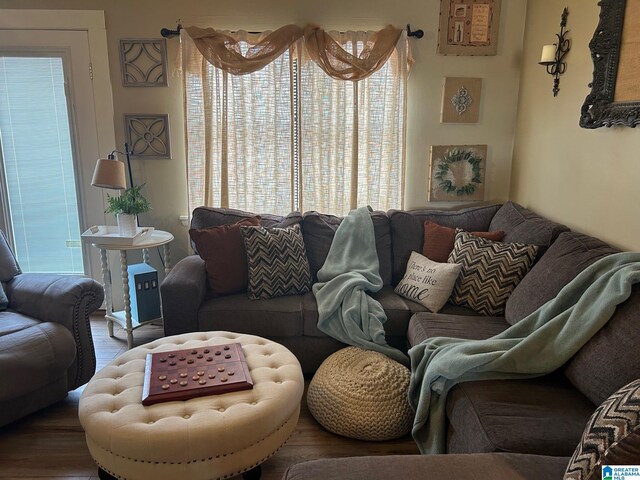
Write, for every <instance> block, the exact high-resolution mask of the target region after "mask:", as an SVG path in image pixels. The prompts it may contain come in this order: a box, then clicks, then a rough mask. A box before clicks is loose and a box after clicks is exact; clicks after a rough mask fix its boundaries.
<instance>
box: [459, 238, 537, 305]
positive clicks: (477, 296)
mask: <svg viewBox="0 0 640 480" xmlns="http://www.w3.org/2000/svg"><path fill="white" fill-rule="evenodd" d="M537 252H538V247H537V246H536V245H525V244H523V243H501V242H492V241H490V240H485V239H484V238H480V237H476V236H475V235H472V234H470V233H468V232H463V231H462V230H458V231H457V233H456V240H455V246H454V247H453V251H452V252H451V254H450V255H449V263H456V264H458V265H461V266H462V270H461V271H460V275H459V276H458V280H457V281H456V285H455V287H454V288H453V293H452V294H451V303H453V304H456V305H463V306H467V307H470V308H471V309H472V310H475V311H476V312H478V313H480V314H481V315H487V316H491V317H493V316H499V315H502V314H503V313H504V307H505V304H506V303H507V300H508V299H509V295H511V292H512V291H513V289H514V288H516V286H517V285H518V283H520V280H522V277H524V276H525V275H526V274H527V272H528V271H529V269H530V268H531V266H532V265H533V262H534V261H535V258H536V254H537Z"/></svg>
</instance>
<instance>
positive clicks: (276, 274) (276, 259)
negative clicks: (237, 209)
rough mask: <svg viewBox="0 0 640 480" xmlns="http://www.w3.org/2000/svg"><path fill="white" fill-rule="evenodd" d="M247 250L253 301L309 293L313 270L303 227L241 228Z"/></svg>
mask: <svg viewBox="0 0 640 480" xmlns="http://www.w3.org/2000/svg"><path fill="white" fill-rule="evenodd" d="M241 232H242V238H243V240H244V246H245V248H246V250H247V263H248V264H249V286H248V289H247V293H248V295H249V298H250V299H251V300H259V299H265V298H273V297H282V296H285V295H296V294H302V293H307V292H308V291H309V290H311V271H310V268H309V261H308V260H307V254H306V251H305V248H304V240H303V238H302V231H301V230H300V225H299V224H295V225H293V226H291V227H288V228H269V229H267V228H264V227H242V229H241Z"/></svg>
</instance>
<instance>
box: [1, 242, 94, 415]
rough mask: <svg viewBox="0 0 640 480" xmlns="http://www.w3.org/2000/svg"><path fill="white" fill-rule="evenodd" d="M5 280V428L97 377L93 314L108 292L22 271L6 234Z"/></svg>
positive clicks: (82, 281) (79, 280) (77, 280)
mask: <svg viewBox="0 0 640 480" xmlns="http://www.w3.org/2000/svg"><path fill="white" fill-rule="evenodd" d="M0 233H2V232H0ZM0 281H2V282H3V286H4V290H5V293H6V294H7V297H8V299H9V307H8V309H7V310H6V311H2V312H0V378H2V379H3V385H4V386H3V388H1V389H0V426H2V425H5V424H7V423H9V422H12V421H14V420H17V419H18V418H21V417H23V416H25V415H28V414H29V413H32V412H34V411H36V410H38V409H40V408H43V407H46V406H48V405H51V404H53V403H55V402H57V401H59V400H61V399H63V398H64V397H66V395H67V392H69V391H70V390H74V389H75V388H77V387H79V386H80V385H83V384H85V383H86V382H87V381H88V380H89V379H90V378H91V376H93V374H94V373H95V368H96V357H95V350H94V347H93V339H92V337H91V327H90V325H89V316H90V315H91V313H92V312H94V311H95V310H96V309H97V308H99V307H100V305H101V304H102V301H103V299H104V291H103V288H102V285H100V284H99V283H98V282H96V281H94V280H92V279H90V278H84V277H79V276H72V275H55V274H38V273H21V271H20V267H19V266H18V264H17V262H16V259H15V257H14V255H13V253H12V252H11V249H10V248H9V245H8V244H7V241H6V239H5V237H4V235H3V234H2V235H0Z"/></svg>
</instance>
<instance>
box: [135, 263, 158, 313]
mask: <svg viewBox="0 0 640 480" xmlns="http://www.w3.org/2000/svg"><path fill="white" fill-rule="evenodd" d="M128 270H129V297H130V299H131V317H132V318H134V319H136V320H137V321H138V323H142V322H147V321H149V320H154V319H156V318H160V316H161V313H160V288H159V285H158V271H157V270H156V269H155V268H153V267H151V266H150V265H147V264H146V263H136V264H134V265H129V268H128Z"/></svg>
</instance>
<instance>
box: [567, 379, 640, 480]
mask: <svg viewBox="0 0 640 480" xmlns="http://www.w3.org/2000/svg"><path fill="white" fill-rule="evenodd" d="M639 458H640V380H634V381H633V382H631V383H630V384H628V385H626V386H624V387H622V388H621V389H620V390H618V391H617V392H616V393H614V394H613V395H611V396H610V397H609V398H608V399H607V400H605V401H604V403H602V405H600V406H599V407H598V408H597V409H596V411H595V412H593V415H591V418H590V419H589V423H587V428H586V429H585V431H584V433H583V434H582V440H581V441H580V444H579V445H578V447H577V448H576V451H575V452H574V453H573V457H571V462H569V465H568V466H567V471H566V472H565V474H564V480H600V479H601V478H602V477H604V476H605V475H602V476H601V474H602V473H603V469H602V467H603V466H604V465H637V464H638V459H639ZM609 477H613V478H615V477H614V476H613V475H609Z"/></svg>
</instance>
